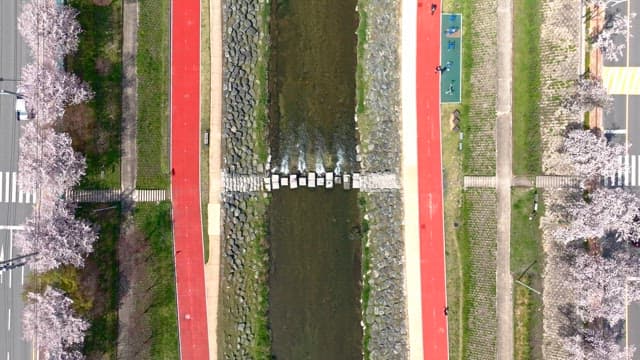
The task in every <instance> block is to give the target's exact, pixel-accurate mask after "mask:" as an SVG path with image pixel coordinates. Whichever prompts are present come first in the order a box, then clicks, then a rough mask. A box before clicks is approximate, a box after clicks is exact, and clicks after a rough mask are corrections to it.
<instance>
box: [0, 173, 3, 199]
mask: <svg viewBox="0 0 640 360" xmlns="http://www.w3.org/2000/svg"><path fill="white" fill-rule="evenodd" d="M3 178H4V175H2V172H0V203H1V202H2V179H3Z"/></svg>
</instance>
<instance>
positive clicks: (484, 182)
mask: <svg viewBox="0 0 640 360" xmlns="http://www.w3.org/2000/svg"><path fill="white" fill-rule="evenodd" d="M581 179H582V178H580V177H578V176H554V175H540V176H536V177H535V179H533V181H531V179H529V178H528V177H524V176H515V177H513V178H512V179H511V186H512V187H536V188H542V189H556V188H567V187H579V186H580V182H581ZM495 187H496V177H495V176H465V177H464V188H465V189H466V188H495Z"/></svg>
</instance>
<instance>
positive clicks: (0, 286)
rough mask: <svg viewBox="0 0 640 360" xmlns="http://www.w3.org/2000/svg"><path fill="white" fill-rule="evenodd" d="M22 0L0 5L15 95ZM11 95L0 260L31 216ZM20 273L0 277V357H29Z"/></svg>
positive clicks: (1, 127)
mask: <svg viewBox="0 0 640 360" xmlns="http://www.w3.org/2000/svg"><path fill="white" fill-rule="evenodd" d="M25 1H26V0H2V1H0V78H2V79H3V80H2V81H0V89H4V90H10V91H15V90H16V85H17V82H16V80H18V79H19V77H20V69H21V68H22V66H23V65H24V64H25V63H26V62H28V61H29V59H28V53H27V51H28V50H27V48H26V46H25V45H24V44H23V42H22V39H21V37H20V35H19V34H18V31H17V15H18V11H19V10H20V8H21V7H22V4H23V3H24V2H25ZM19 135H20V127H19V124H18V122H17V121H16V113H15V97H14V96H8V95H0V260H6V259H9V258H10V257H11V256H12V255H13V256H15V255H16V254H17V252H16V251H15V249H13V248H12V244H13V230H10V228H9V227H11V226H16V225H20V224H22V223H24V220H25V218H26V216H27V215H28V214H29V213H30V212H31V209H32V203H33V202H34V201H35V199H34V197H33V196H31V195H29V196H27V194H25V193H22V192H20V190H19V189H18V188H17V184H16V180H17V170H18V138H19ZM26 275H27V274H23V269H15V270H11V271H5V272H3V273H0V359H30V358H31V357H32V351H31V344H29V343H27V342H25V341H24V340H22V326H21V313H22V307H23V302H22V296H21V294H22V281H23V278H24V276H26Z"/></svg>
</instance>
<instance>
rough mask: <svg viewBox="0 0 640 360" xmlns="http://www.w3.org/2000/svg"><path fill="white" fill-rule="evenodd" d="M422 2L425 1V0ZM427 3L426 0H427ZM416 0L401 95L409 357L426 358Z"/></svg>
mask: <svg viewBox="0 0 640 360" xmlns="http://www.w3.org/2000/svg"><path fill="white" fill-rule="evenodd" d="M421 2H423V3H424V2H425V1H424V0H421ZM423 6H424V4H423ZM416 10H417V9H416V2H415V1H410V0H407V1H404V0H403V1H402V8H401V14H402V15H401V21H402V23H401V31H402V35H401V37H400V38H401V45H400V46H401V49H400V53H401V54H402V56H401V59H400V61H401V66H400V68H401V70H402V71H401V73H400V86H401V89H400V91H401V99H402V103H401V106H402V114H401V116H402V119H401V120H402V128H401V132H402V135H401V136H402V172H401V179H402V180H401V181H402V205H403V213H404V229H403V230H404V231H403V236H404V252H405V269H404V271H405V274H404V276H405V279H406V284H407V285H406V291H407V313H408V316H407V322H408V324H407V325H408V336H409V339H408V343H409V359H411V360H419V359H420V360H421V359H424V347H423V343H422V300H421V296H422V294H421V292H420V237H419V232H420V225H419V217H418V209H419V202H418V139H417V137H416V131H417V128H416V126H417V125H416V121H417V112H416V106H417V105H416V87H415V84H416V43H417V40H416V29H417V23H416V21H417V11H416Z"/></svg>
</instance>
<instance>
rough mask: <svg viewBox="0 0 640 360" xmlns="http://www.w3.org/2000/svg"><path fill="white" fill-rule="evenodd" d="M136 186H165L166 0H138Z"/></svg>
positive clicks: (166, 139) (167, 33)
mask: <svg viewBox="0 0 640 360" xmlns="http://www.w3.org/2000/svg"><path fill="white" fill-rule="evenodd" d="M138 8H139V28H138V54H137V71H138V134H137V144H138V174H137V188H138V189H166V188H168V186H169V172H170V169H169V66H170V63H169V1H168V0H140V1H139V3H138Z"/></svg>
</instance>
